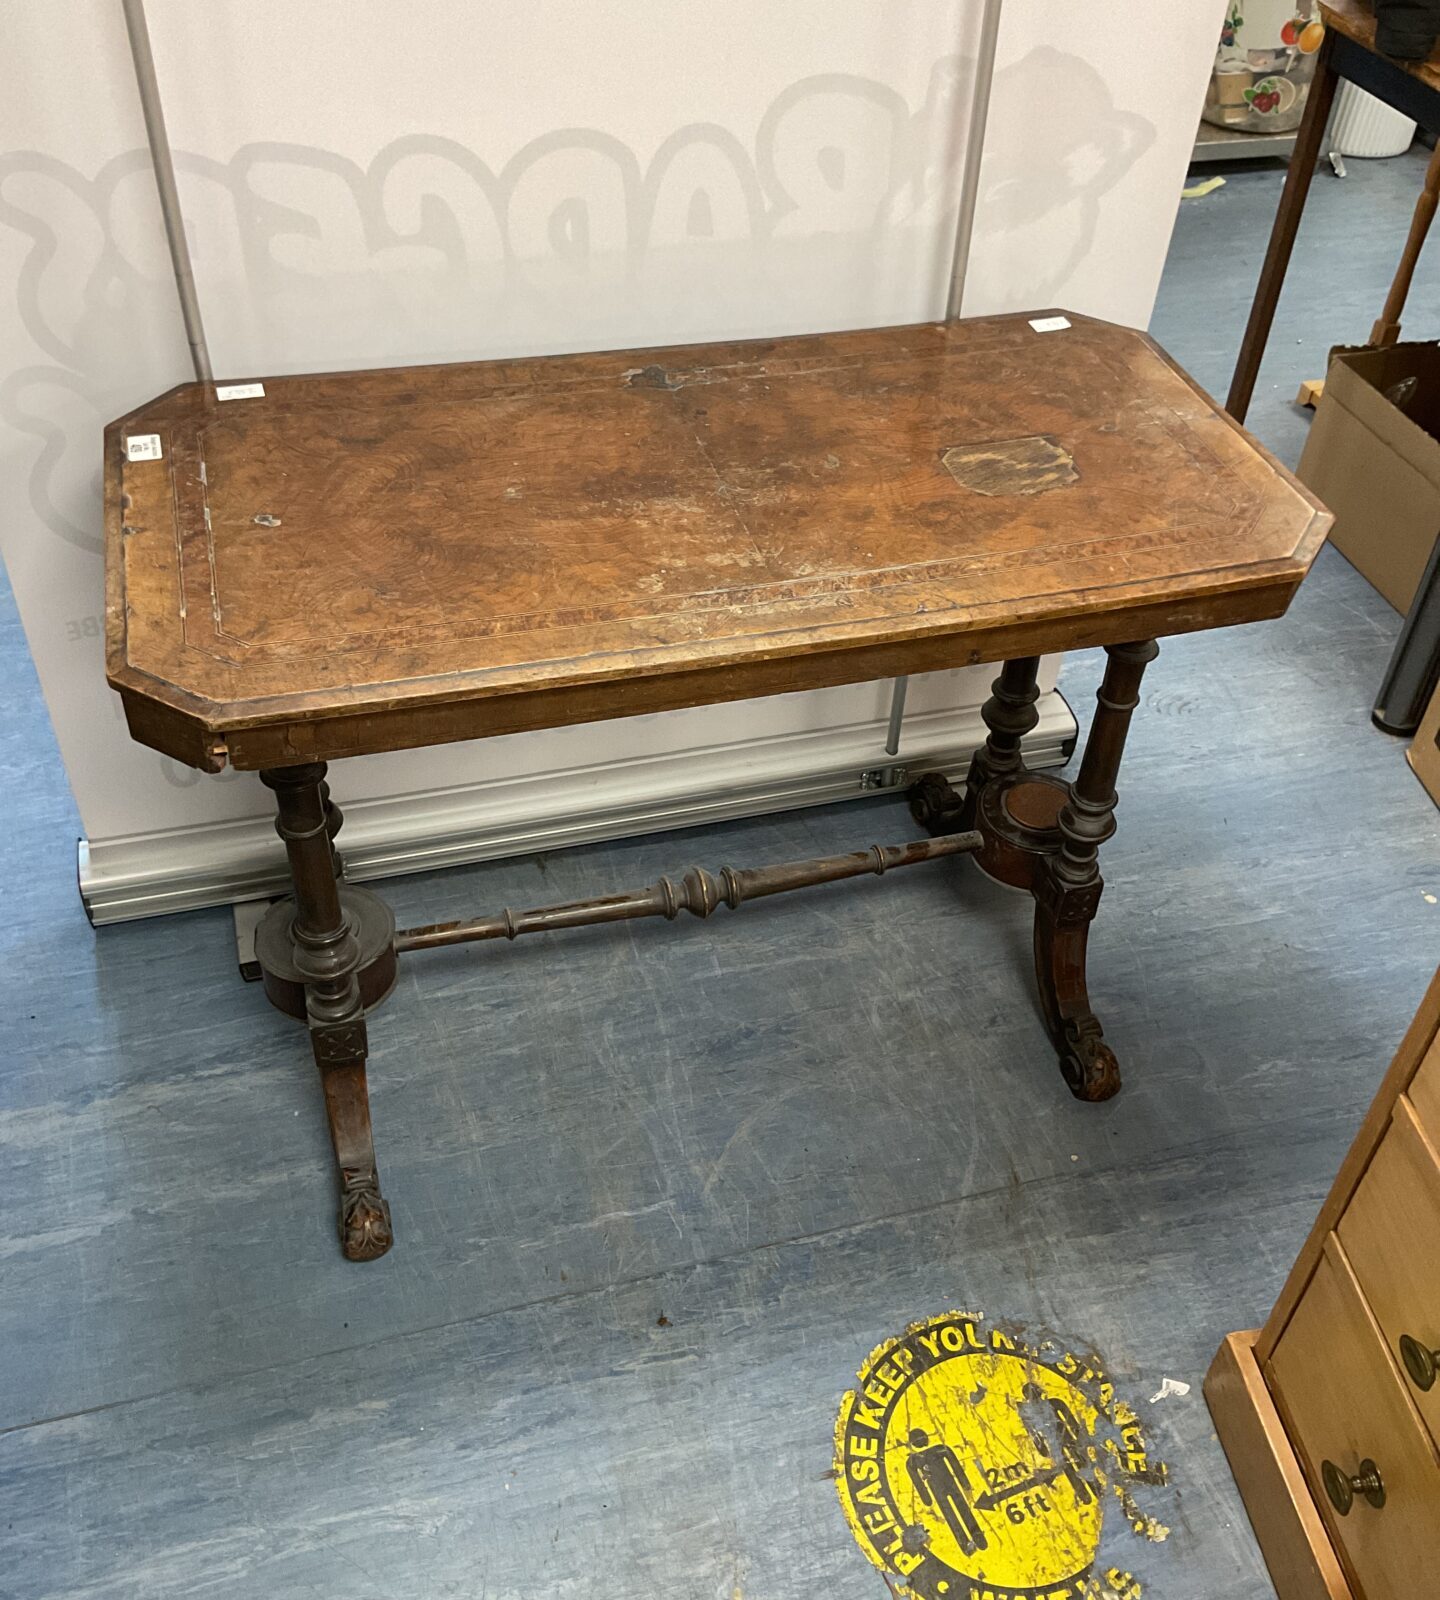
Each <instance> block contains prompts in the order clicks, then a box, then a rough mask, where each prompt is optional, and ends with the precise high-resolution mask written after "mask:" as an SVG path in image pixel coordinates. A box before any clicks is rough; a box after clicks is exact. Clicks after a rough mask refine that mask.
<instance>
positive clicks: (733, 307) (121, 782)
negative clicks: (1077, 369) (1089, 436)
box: [0, 0, 1223, 920]
mask: <svg viewBox="0 0 1440 1600" xmlns="http://www.w3.org/2000/svg"><path fill="white" fill-rule="evenodd" d="M979 10H980V8H979V6H978V5H977V4H975V3H973V0H971V3H968V4H966V3H963V0H891V3H887V4H886V5H884V6H881V5H878V4H875V3H873V0H870V3H863V4H862V3H859V0H848V3H847V0H841V3H836V0H825V3H823V4H822V3H820V0H792V3H790V4H788V5H786V6H783V7H777V6H774V5H770V4H762V3H759V0H720V3H717V4H713V5H709V6H704V7H701V6H678V5H676V6H666V7H656V6H654V5H641V4H638V3H634V0H632V3H629V4H620V3H600V0H594V3H591V4H588V5H583V6H580V5H575V4H564V5H562V4H559V3H557V0H527V3H526V4H523V5H522V4H519V3H516V0H491V3H490V4H487V5H485V6H474V5H469V4H463V3H461V0H413V3H412V4H411V5H409V6H407V7H406V8H404V11H403V13H397V12H396V10H395V8H394V7H393V6H391V5H388V4H381V3H379V0H351V3H349V4H347V5H345V6H343V7H341V6H338V5H317V6H295V5H293V4H289V3H284V4H282V3H280V0H211V3H209V4H206V5H203V6H201V5H194V4H186V3H185V0H149V3H148V5H147V12H148V15H149V24H150V32H151V37H152V41H153V44H154V50H155V57H156V63H157V67H158V71H159V76H160V82H161V85H162V89H163V95H164V106H165V112H166V117H167V121H168V124H169V131H170V137H171V143H172V145H173V147H174V150H175V161H176V168H177V173H178V179H179V186H180V191H181V197H182V203H183V208H184V213H185V221H186V225H187V228H188V231H189V235H190V241H191V250H192V255H193V259H194V267H195V276H196V281H197V286H198V291H199V296H200V301H201V306H202V310H203V313H204V318H205V325H206V332H207V335H208V338H209V343H210V349H211V354H212V359H213V362H214V367H215V372H216V375H217V377H218V378H221V379H227V378H231V379H243V378H247V377H252V376H257V375H263V374H266V373H272V372H273V373H280V372H295V371H313V370H325V369H344V368H351V367H362V366H375V365H384V364H390V363H400V362H426V361H454V360H463V359H477V358H484V357H488V356H495V355H504V354H513V353H521V352H526V353H539V352H548V351H561V350H578V349H600V348H606V347H614V346H628V345H636V344H647V343H649V344H656V343H665V342H672V341H679V340H696V339H711V338H722V337H736V336H745V335H750V334H771V333H785V332H795V331H802V330H809V329H821V328H836V327H845V326H859V325H879V324H885V323H895V322H911V321H919V320H924V319H927V318H931V317H937V316H939V315H941V314H942V310H943V306H944V303H945V297H946V291H947V287H948V273H949V267H950V261H951V253H952V246H953V239H954V228H955V214H956V208H957V203H958V193H957V189H958V174H959V173H960V170H961V161H962V159H963V154H964V150H963V143H964V141H963V134H964V128H965V123H966V115H967V111H968V106H969V97H970V93H971V90H972V87H973V70H974V69H973V55H974V50H975V44H976V33H977V29H978V22H979ZM1222 10H1223V6H1222V5H1221V4H1219V3H1216V4H1210V3H1207V4H1204V5H1194V4H1188V3H1185V0H1163V3H1156V0H1116V3H1114V4H1112V5H1111V6H1109V7H1108V8H1106V10H1105V12H1104V14H1103V18H1101V17H1100V16H1097V15H1096V14H1095V13H1093V12H1092V10H1091V8H1088V7H1087V8H1080V7H1073V8H1070V7H1066V8H1060V7H1055V6H1053V5H1043V4H1041V3H1040V0H1006V5H1005V12H1004V21H1003V25H1002V30H1001V37H1000V58H999V62H998V67H997V72H996V75H995V78H994V85H993V94H992V102H991V121H990V133H989V137H988V138H987V141H986V152H985V160H984V164H983V168H982V173H981V183H980V194H979V197H978V202H979V203H978V212H977V220H976V236H975V247H974V255H973V261H972V267H971V275H970V278H969V280H968V289H967V294H966V298H965V310H966V312H967V313H970V314H975V313H979V312H983V311H990V310H997V309H1021V308H1028V307H1031V306H1048V305H1055V304H1063V305H1065V306H1067V307H1070V308H1073V309H1076V310H1080V311H1086V312H1090V313H1093V314H1098V315H1101V316H1107V317H1111V318H1114V319H1116V320H1119V321H1125V322H1129V323H1132V324H1135V325H1143V324H1144V323H1145V321H1146V319H1147V318H1148V316H1149V312H1150V307H1151V304H1152V302H1153V297H1154V293H1155V288H1156V284H1157V282H1158V279H1159V273H1160V269H1161V265H1162V262H1163V258H1164V252H1165V248H1166V245H1167V242H1168V239H1169V233H1170V229H1171V226H1172V223H1173V219H1174V214H1175V209H1176V206H1177V204H1178V195H1179V188H1180V183H1181V178H1182V175H1183V172H1184V169H1185V165H1186V161H1187V159H1188V152H1189V149H1190V146H1191V143H1192V140H1193V134H1194V121H1195V118H1194V116H1193V115H1192V114H1191V108H1193V107H1198V105H1199V103H1200V99H1201V96H1202V94H1203V89H1204V83H1205V79H1206V74H1207V72H1208V67H1209V63H1210V60H1211V58H1212V56H1213V53H1214V43H1215V38H1216V34H1217V30H1218V26H1219V20H1220V14H1221V11H1222ZM1072 13H1073V15H1072ZM397 17H399V18H400V22H399V24H398V25H397ZM1102 21H1103V28H1102V27H1101V23H1102ZM4 27H5V37H6V44H7V57H8V59H9V60H10V61H11V62H12V63H17V64H22V70H16V71H14V72H12V73H11V74H10V75H9V87H8V91H7V98H6V100H5V102H4V104H3V105H0V144H3V148H4V152H5V153H4V154H3V155H0V273H3V279H4V284H5V291H4V292H0V424H3V429H4V446H3V453H0V475H3V481H0V487H3V491H4V494H5V505H6V508H7V515H6V517H5V518H4V519H3V521H0V549H3V554H4V559H5V562H6V565H7V567H8V570H9V573H10V578H11V582H12V584H13V586H14V589H15V593H16V597H17V600H18V603H19V607H20V612H21V617H22V621H23V623H24V626H25V630H26V635H27V638H28V640H29V643H30V646H31V650H32V652H33V654H34V657H35V661H36V665H37V668H38V670H39V674H40V679H41V684H42V687H43V689H44V693H45V696H46V700H47V703H48V705H49V708H50V713H51V717H52V720H53V722H54V725H55V729H56V733H57V736H58V738H59V741H60V746H61V751H62V754H63V756H64V759H65V763H66V767H67V770H68V772H69V775H70V781H71V784H72V786H73V789H74V792H75V796H76V800H77V802H78V805H79V810H80V815H81V818H82V822H83V826H84V828H85V832H86V840H87V848H86V850H85V852H84V856H83V863H84V872H85V882H86V884H87V886H88V888H89V890H90V892H91V894H92V895H93V897H94V901H95V909H96V912H97V915H98V916H99V917H100V918H101V919H102V920H103V919H104V918H107V917H112V916H124V915H134V914H143V913H145V912H147V911H154V910H163V909H168V908H171V907H173V906H179V905H185V904H196V903H201V902H203V901H204V900H206V899H210V900H214V899H223V898H227V897H231V896H233V895H235V894H239V893H244V892H254V891H255V890H256V889H257V888H258V887H266V886H268V884H269V881H270V878H271V877H273V872H274V868H275V865H276V864H277V863H278V859H279V858H278V856H277V854H276V846H275V842H274V839H273V835H272V834H271V833H270V830H269V822H268V816H269V805H268V799H269V797H268V795H267V794H266V792H265V791H264V790H263V789H262V788H261V787H260V785H259V783H258V781H257V780H256V779H255V778H254V776H253V775H248V774H238V775H237V774H233V773H227V774H225V775H223V776H221V777H219V778H210V777H203V776H202V775H200V774H198V773H195V772H191V771H189V770H187V769H185V768H182V767H180V766H178V765H177V764H176V763H174V762H172V761H169V760H167V759H165V758H163V757H161V756H159V755H157V754H155V753H153V752H150V751H147V750H144V749H142V748H140V747H138V746H136V745H134V744H133V743H131V741H130V740H129V738H128V736H127V734H126V732H125V729H124V725H123V720H122V718H121V716H120V711H119V704H118V701H117V699H116V698H115V696H113V695H112V694H111V692H110V691H109V689H108V688H107V687H106V686H105V684H104V678H103V652H102V632H103V629H102V626H101V606H102V600H101V556H100V550H101V521H100V481H99V477H100V430H101V428H102V426H103V424H104V423H105V421H107V420H108V419H109V418H110V417H112V416H115V415H118V414H120V413H121V412H123V411H125V410H127V409H128V408H130V407H132V406H134V405H136V404H138V403H139V402H141V401H143V400H145V399H146V398H148V397H149V396H151V395H152V394H154V393H157V392H159V391H161V390H163V389H165V388H167V387H168V386H170V385H172V384H174V383H178V382H182V381H185V380H186V379H188V377H189V376H190V369H189V363H188V355H187V352H186V347H185V340H184V335H183V331H182V328H181V324H180V318H179V312H178V307H177V303H176V298H175V292H174V287H173V283H172V279H171V276H170V267H169V261H168V257H167V254H166V250H165V243H164V235H163V229H162V225H161V220H160V214H159V207H158V202H157V200H156V197H155V190H154V184H153V181H152V177H151V172H150V166H149V158H148V154H147V153H146V150H145V140H144V133H143V125H142V122H141V118H140V109H139V102H138V97H137V93H136V90H135V87H134V82H133V77H132V72H131V63H130V57H129V51H128V46H127V43H126V39H125V32H124V26H123V21H122V17H121V11H120V6H119V0H71V3H69V4H67V5H65V6H56V7H16V8H13V9H12V11H11V12H10V13H9V14H7V16H6V19H5V24H4ZM1142 38H1143V39H1145V40H1148V41H1150V43H1149V46H1148V47H1147V48H1148V56H1147V64H1146V65H1144V66H1143V68H1142V67H1141V66H1138V65H1136V53H1135V51H1133V50H1131V49H1130V48H1128V46H1129V45H1130V44H1133V43H1135V42H1136V41H1138V40H1140V39H1142ZM1122 42H1123V43H1125V44H1126V45H1127V48H1125V49H1123V50H1122V49H1120V48H1118V45H1119V44H1120V43H1122ZM991 675H992V674H991V672H990V671H989V669H975V670H972V671H970V672H967V673H947V674H937V675H933V676H932V677H929V678H926V679H924V680H917V681H916V683H915V684H914V685H913V688H912V695H911V699H910V708H911V711H910V715H909V716H908V717H907V724H906V734H905V744H904V746H903V747H902V760H903V759H905V757H906V756H907V754H909V753H912V752H915V753H919V754H925V755H933V754H936V753H946V752H948V753H949V754H950V755H951V756H955V755H956V753H957V752H959V751H961V750H962V748H963V747H964V746H965V745H966V743H967V741H973V739H974V737H976V736H977V730H978V729H979V724H978V721H977V719H976V716H975V707H976V706H977V705H978V703H979V701H980V699H982V698H983V696H984V693H985V691H986V685H987V683H988V680H989V678H990V676H991ZM1051 683H1053V663H1052V664H1050V670H1049V672H1048V674H1047V679H1046V684H1047V687H1048V686H1049V685H1050V684H1051ZM888 706H889V686H888V685H886V684H877V685H863V686H857V687H854V688H848V689H841V690H833V691H826V692H824V693H820V694H807V695H795V696H781V697H777V698H776V699H774V700H771V701H766V702H763V703H761V704H759V705H756V706H745V707H724V706H721V707H711V708H704V709H700V710H696V711H689V712H676V713H670V714H667V715H665V716H655V717H645V718H636V719H632V720H629V721H626V722H623V723H617V724H611V725H606V726H604V727H581V728H570V729H562V730H557V731H555V732H547V733H543V734H530V735H519V736H515V737H512V738H507V739H503V740H495V741H489V742H486V743H484V744H470V745H456V746H450V747H445V748H442V749H436V750H431V751H425V752H419V753H412V754H397V755H386V756H378V757H371V758H364V759H361V760H356V761H351V762H347V763H345V764H344V766H343V768H340V769H338V770H337V772H336V774H335V775H334V776H335V778H336V780H337V785H336V786H337V789H338V790H339V791H340V792H341V793H342V794H343V798H344V800H345V809H346V812H347V816H348V817H349V818H350V823H349V825H348V828H347V844H349V845H351V847H352V850H353V848H354V847H355V846H356V845H358V846H359V847H360V855H361V857H362V865H363V866H364V868H365V870H371V871H379V870H382V869H383V870H403V869H404V868H406V867H413V866H418V865H425V864H431V863H432V862H433V861H434V860H436V859H462V858H464V857H465V856H466V855H467V854H470V855H473V854H475V853H484V852H485V851H491V850H500V849H514V848H526V847H531V846H534V845H535V844H538V843H556V842H564V840H566V839H571V838H578V837H586V836H595V835H596V834H598V833H603V832H606V831H611V832H613V831H617V830H621V829H626V828H632V827H642V826H667V825H675V824H677V823H678V822H683V821H689V820H694V818H695V817H697V816H703V815H723V814H726V812H727V811H729V812H732V813H733V812H734V811H737V810H745V809H755V808H758V807H759V806H761V805H763V804H786V803H797V802H799V801H802V800H805V799H814V798H817V797H822V796H824V795H828V794H832V793H848V792H857V791H858V777H859V771H860V770H861V769H862V768H864V767H866V766H870V765H879V764H880V762H881V760H883V757H882V755H881V747H882V744H883V736H884V725H885V716H886V712H887V710H888ZM1046 716H1047V720H1046V722H1045V723H1044V724H1043V725H1042V729H1041V730H1040V732H1041V735H1042V737H1046V738H1050V739H1051V740H1052V742H1054V743H1055V744H1056V745H1057V746H1058V742H1059V739H1060V737H1061V736H1062V734H1063V732H1064V730H1065V727H1066V725H1067V718H1066V715H1065V713H1064V710H1063V707H1061V706H1060V705H1059V704H1058V702H1057V701H1056V700H1055V698H1054V697H1051V698H1050V700H1049V701H1047V706H1046ZM587 817H588V819H589V822H588V825H587V822H586V819H587ZM487 819H488V820H487ZM496 819H499V820H496ZM506 819H509V820H508V821H507V820H506ZM562 819H563V823H564V827H563V828H562V826H561V823H562ZM577 819H578V826H577ZM565 828H568V829H569V830H570V831H569V832H566V831H564V829H565ZM557 830H559V831H557ZM423 839H430V840H432V841H434V848H435V850H436V851H438V852H439V854H438V855H436V854H430V853H426V852H425V851H424V850H423V849H422V848H421V844H420V841H422V840H423ZM417 852H418V853H417ZM446 852H448V854H447V853H446Z"/></svg>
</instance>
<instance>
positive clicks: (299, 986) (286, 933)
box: [255, 883, 396, 1022]
mask: <svg viewBox="0 0 1440 1600" xmlns="http://www.w3.org/2000/svg"><path fill="white" fill-rule="evenodd" d="M340 904H341V906H342V907H343V908H344V910H345V914H346V916H347V917H348V918H349V919H350V926H351V927H352V928H354V930H355V936H356V938H357V939H359V941H360V972H359V978H360V999H361V1002H362V1003H363V1005H364V1007H365V1009H366V1011H373V1010H374V1008H375V1007H376V1006H378V1005H379V1004H380V1002H381V1001H382V1000H383V999H384V998H385V997H386V996H387V995H388V994H389V993H390V991H391V989H393V988H394V987H395V973H396V957H395V914H394V912H393V911H391V909H390V907H389V906H387V905H386V904H385V902H384V901H383V900H382V899H381V898H380V896H379V895H376V894H371V893H370V891H369V890H368V889H357V888H355V887H354V886H353V885H351V884H348V883H342V884H341V885H340ZM294 920H295V902H294V901H293V900H291V899H289V898H288V897H287V898H286V899H284V900H277V901H276V903H275V904H274V905H273V906H271V907H270V910H269V911H268V912H267V913H266V914H265V917H264V919H263V920H262V922H261V923H260V926H259V927H258V928H256V930H255V958H256V960H258V961H259V963H260V967H261V970H262V972H263V974H264V978H265V993H266V995H267V997H268V998H269V1001H270V1004H271V1005H272V1006H274V1007H276V1009H277V1010H280V1011H283V1012H285V1014H286V1015H287V1016H291V1017H296V1018H298V1019H299V1020H300V1021H301V1022H304V1021H305V980H304V979H303V978H302V977H301V976H300V974H299V973H298V972H297V971H296V970H295V955H294V946H293V943H292V940H291V933H290V927H291V924H292V923H293V922H294Z"/></svg>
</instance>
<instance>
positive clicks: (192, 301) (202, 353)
mask: <svg viewBox="0 0 1440 1600" xmlns="http://www.w3.org/2000/svg"><path fill="white" fill-rule="evenodd" d="M121 5H122V7H123V9H124V12H125V27H126V29H127V30H128V32H129V34H130V54H131V56H132V57H133V59H134V62H135V82H136V84H137V86H138V87H139V90H140V109H141V111H142V113H143V114H144V117H145V136H146V137H147V138H148V139H149V141H150V160H151V163H152V165H153V166H154V168H155V187H156V188H157V189H158V190H159V191H160V214H161V216H162V217H163V218H164V219H165V239H166V242H167V243H168V244H169V246H170V264H171V266H172V267H173V269H174V272H175V292H176V293H177V294H178V295H179V296H180V315H181V316H182V317H183V318H184V319H185V337H186V339H187V340H188V341H189V345H190V359H191V361H192V362H193V363H194V366H195V376H196V378H197V379H198V381H199V382H201V383H209V382H211V381H212V378H213V373H212V372H211V370H210V350H209V347H208V346H207V345H206V343H205V325H204V323H203V322H202V321H201V320H200V301H199V299H198V297H197V296H196V293H195V274H194V272H193V271H192V270H191V267H190V246H189V244H188V243H187V242H186V239H185V222H184V218H183V217H182V216H181V214H180V191H179V190H178V189H177V188H176V187H175V163H174V161H173V160H172V159H171V155H170V139H169V136H168V135H167V134H166V132H165V113H164V112H163V111H162V110H161V108H160V85H159V84H158V83H157V81H156V78H155V57H154V55H153V54H152V53H151V50H150V30H149V28H148V27H146V25H145V6H144V3H143V0H121Z"/></svg>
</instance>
